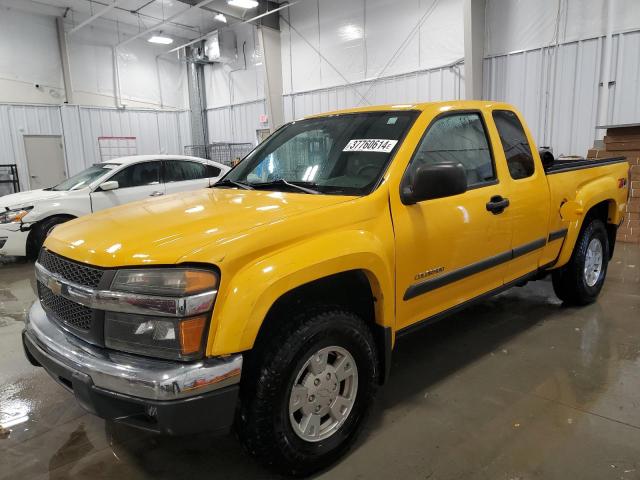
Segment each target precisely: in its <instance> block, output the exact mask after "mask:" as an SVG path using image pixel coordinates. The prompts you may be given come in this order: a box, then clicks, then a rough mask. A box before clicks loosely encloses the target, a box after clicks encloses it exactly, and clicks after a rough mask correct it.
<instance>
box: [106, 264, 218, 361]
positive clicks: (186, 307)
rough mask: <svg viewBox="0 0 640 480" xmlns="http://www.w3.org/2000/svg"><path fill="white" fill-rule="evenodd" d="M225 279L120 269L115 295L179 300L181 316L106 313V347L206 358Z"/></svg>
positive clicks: (203, 273)
mask: <svg viewBox="0 0 640 480" xmlns="http://www.w3.org/2000/svg"><path fill="white" fill-rule="evenodd" d="M218 282H219V277H218V275H217V273H216V272H213V271H210V270H201V269H191V268H149V269H131V270H119V271H118V272H117V273H116V275H115V277H114V279H113V281H112V283H111V290H112V291H120V292H131V293H134V294H140V295H153V296H156V297H166V298H168V299H172V300H177V301H178V304H179V305H181V308H180V309H179V310H178V311H179V312H180V314H181V315H183V316H181V317H175V316H165V315H134V314H130V313H118V312H106V313H105V319H104V322H105V323H104V337H105V345H106V346H107V347H108V348H113V349H115V350H120V351H124V352H129V353H136V354H140V355H148V356H153V357H159V358H167V359H175V360H194V359H197V358H200V357H202V354H203V351H204V343H205V332H206V330H207V328H206V327H207V325H208V322H209V317H210V316H211V310H212V308H213V302H214V300H215V296H216V294H217V289H218Z"/></svg>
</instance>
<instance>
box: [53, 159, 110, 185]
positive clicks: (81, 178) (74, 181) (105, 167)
mask: <svg viewBox="0 0 640 480" xmlns="http://www.w3.org/2000/svg"><path fill="white" fill-rule="evenodd" d="M117 166H118V164H117V163H99V164H98V163H97V164H95V165H93V166H91V167H89V168H87V169H86V170H83V171H82V172H80V173H78V174H77V175H74V176H73V177H71V178H67V179H66V180H65V181H64V182H62V183H60V184H58V185H56V186H55V187H52V188H51V190H56V191H71V190H80V189H81V188H85V187H88V186H89V184H90V183H92V182H93V181H95V180H97V179H98V178H100V177H102V176H103V175H106V174H107V173H109V172H110V171H111V170H113V169H114V168H116V167H117Z"/></svg>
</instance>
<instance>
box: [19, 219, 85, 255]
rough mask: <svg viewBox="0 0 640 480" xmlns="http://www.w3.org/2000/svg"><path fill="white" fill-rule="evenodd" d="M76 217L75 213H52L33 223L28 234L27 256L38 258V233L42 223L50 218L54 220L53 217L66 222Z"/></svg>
mask: <svg viewBox="0 0 640 480" xmlns="http://www.w3.org/2000/svg"><path fill="white" fill-rule="evenodd" d="M75 218H78V217H76V216H75V215H71V214H68V213H56V214H52V215H48V216H46V217H44V218H41V219H40V220H38V221H36V222H35V223H33V224H32V225H31V228H30V230H29V235H28V236H27V256H28V257H30V258H36V256H37V255H38V252H37V251H35V248H36V245H35V242H36V239H35V237H36V235H37V233H38V231H39V229H40V227H41V225H42V224H43V223H44V222H46V221H48V220H52V219H61V220H63V221H65V222H68V221H69V220H73V219H75Z"/></svg>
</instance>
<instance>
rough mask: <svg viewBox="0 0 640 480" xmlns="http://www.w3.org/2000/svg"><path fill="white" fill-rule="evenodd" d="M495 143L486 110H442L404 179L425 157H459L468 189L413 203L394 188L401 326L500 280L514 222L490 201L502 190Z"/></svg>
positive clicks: (434, 159) (427, 161) (427, 159)
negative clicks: (405, 201)
mask: <svg viewBox="0 0 640 480" xmlns="http://www.w3.org/2000/svg"><path fill="white" fill-rule="evenodd" d="M490 145H491V144H490V142H489V137H488V132H487V128H486V124H485V119H484V117H483V115H482V113H481V112H478V111H461V112H460V111H454V112H448V113H445V114H441V115H440V116H438V117H436V118H435V119H434V120H433V121H432V122H431V124H430V125H429V127H427V130H426V133H425V134H424V136H423V138H422V140H421V142H420V144H419V146H418V148H417V149H416V151H415V153H414V155H413V158H412V159H411V161H410V163H409V166H408V167H407V171H406V172H405V179H406V178H407V176H410V175H412V172H413V171H415V169H416V168H418V167H419V166H420V165H422V164H437V163H446V162H456V163H458V162H459V163H461V164H462V165H463V166H464V167H465V170H466V174H467V185H468V187H467V188H468V190H467V191H466V192H465V193H463V194H459V195H453V196H449V197H444V198H437V199H432V200H425V201H423V202H419V203H416V204H414V205H404V204H403V203H402V201H401V200H400V198H399V192H396V193H393V194H392V201H391V208H392V216H393V225H394V232H395V235H396V262H397V263H396V265H397V276H396V283H397V299H396V302H397V303H396V304H397V312H398V320H397V326H398V328H400V329H402V328H406V327H409V326H411V325H412V324H414V323H416V322H419V321H421V320H424V319H427V318H429V317H432V316H433V315H435V314H438V313H440V312H442V311H445V310H447V309H449V308H451V307H454V306H456V305H459V304H462V303H464V302H465V301H467V300H469V299H472V298H474V297H477V296H479V295H481V294H483V293H485V292H488V291H490V290H493V289H496V288H499V287H501V286H502V284H503V280H504V279H503V277H504V271H505V265H506V262H507V261H508V255H509V253H510V243H511V224H510V222H509V220H508V216H507V215H505V214H504V213H503V212H497V211H496V212H491V211H489V210H488V209H487V206H486V205H487V203H489V202H491V201H492V199H493V200H495V199H496V198H498V197H500V196H502V195H504V194H505V185H503V184H502V182H501V175H502V172H500V175H499V173H498V170H497V169H496V165H495V162H494V159H493V155H492V150H491V147H490Z"/></svg>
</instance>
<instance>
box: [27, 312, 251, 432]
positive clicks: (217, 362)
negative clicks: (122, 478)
mask: <svg viewBox="0 0 640 480" xmlns="http://www.w3.org/2000/svg"><path fill="white" fill-rule="evenodd" d="M22 342H23V345H24V349H25V354H26V356H27V358H28V359H29V361H30V362H31V363H32V364H34V365H36V366H42V367H44V369H45V370H46V371H47V373H49V374H50V375H51V376H52V377H53V379H54V380H56V381H57V382H58V383H60V384H61V385H62V386H63V387H65V388H66V389H67V390H69V391H71V392H72V393H73V394H74V395H75V397H76V399H77V400H78V402H79V403H80V405H81V406H82V407H83V408H85V409H86V410H88V411H89V412H91V413H93V414H95V415H98V416H99V417H102V418H105V419H110V420H115V421H119V422H122V423H127V424H129V425H133V426H136V427H139V428H143V429H145V430H151V431H154V432H158V433H166V434H172V435H185V434H191V433H198V432H215V433H226V432H227V431H229V429H230V428H231V426H232V424H233V420H234V417H235V410H236V403H237V400H238V390H239V381H240V373H241V370H242V355H239V354H238V355H231V356H228V357H220V358H213V359H207V360H203V361H199V362H195V363H183V362H172V361H167V360H155V359H150V358H144V357H138V356H135V355H128V354H123V353H118V352H115V351H112V350H106V349H102V348H97V347H95V346H93V345H89V344H88V343H85V342H83V341H82V340H79V339H77V338H76V337H74V336H73V335H71V334H69V333H67V332H66V331H65V330H63V329H62V328H61V327H59V326H58V325H57V324H56V323H55V322H54V321H52V320H50V319H49V318H48V316H47V314H46V313H45V311H44V310H43V309H42V306H41V305H40V302H36V303H35V304H34V305H33V306H32V307H31V310H30V312H29V316H28V319H27V322H26V327H25V329H24V331H23V333H22Z"/></svg>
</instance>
